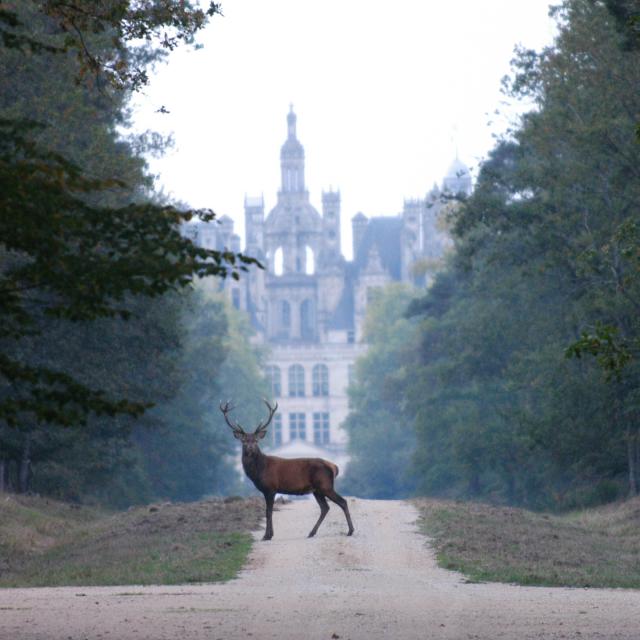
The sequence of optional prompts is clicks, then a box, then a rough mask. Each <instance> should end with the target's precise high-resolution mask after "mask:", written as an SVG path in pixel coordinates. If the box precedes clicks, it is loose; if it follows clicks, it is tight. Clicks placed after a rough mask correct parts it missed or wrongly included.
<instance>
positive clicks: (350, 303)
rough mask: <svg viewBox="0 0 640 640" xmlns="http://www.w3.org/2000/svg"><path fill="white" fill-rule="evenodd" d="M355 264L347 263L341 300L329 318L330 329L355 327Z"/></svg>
mask: <svg viewBox="0 0 640 640" xmlns="http://www.w3.org/2000/svg"><path fill="white" fill-rule="evenodd" d="M352 276H353V264H348V265H346V268H345V282H344V287H343V289H342V295H341V296H340V300H339V301H338V304H337V306H336V308H335V310H334V312H333V315H332V316H331V319H330V320H329V323H328V327H329V329H334V330H345V329H346V330H347V331H350V330H351V329H353V328H354V324H353V319H354V315H355V314H354V311H355V305H354V300H353V277H352Z"/></svg>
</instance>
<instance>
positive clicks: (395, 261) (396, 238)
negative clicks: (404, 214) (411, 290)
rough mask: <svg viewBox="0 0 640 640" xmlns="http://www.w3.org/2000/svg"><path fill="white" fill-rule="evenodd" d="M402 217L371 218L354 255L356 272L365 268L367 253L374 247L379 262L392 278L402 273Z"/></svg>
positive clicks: (398, 278) (396, 277)
mask: <svg viewBox="0 0 640 640" xmlns="http://www.w3.org/2000/svg"><path fill="white" fill-rule="evenodd" d="M401 243H402V219H401V218H400V217H380V218H371V219H370V220H369V224H368V225H367V228H366V230H365V232H364V234H363V236H362V240H361V241H360V244H359V246H358V249H357V251H356V255H355V256H354V261H353V262H354V265H355V268H356V270H357V271H358V272H360V271H362V270H363V269H365V268H366V266H367V262H368V259H369V254H370V252H371V250H372V249H374V248H375V249H376V250H377V252H378V255H379V256H380V262H381V263H382V266H383V267H384V269H385V270H386V271H388V272H389V274H390V275H391V277H392V278H393V279H394V280H400V277H401V273H402V260H401V246H402V244H401Z"/></svg>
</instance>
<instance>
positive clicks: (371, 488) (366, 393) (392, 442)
mask: <svg viewBox="0 0 640 640" xmlns="http://www.w3.org/2000/svg"><path fill="white" fill-rule="evenodd" d="M413 293H414V292H413V290H412V289H410V288H409V287H407V286H405V285H399V284H393V285H388V286H387V287H385V288H384V289H381V290H377V291H375V295H374V296H373V298H372V300H371V301H370V303H369V305H368V306H367V317H366V320H365V339H366V340H367V341H368V342H369V343H370V347H369V349H368V351H367V353H366V355H365V356H363V357H362V358H361V359H360V360H358V362H357V364H356V372H355V379H354V381H353V382H352V384H351V386H350V388H349V400H350V403H351V411H350V413H349V416H348V418H347V420H346V423H345V428H346V429H347V431H348V433H349V454H350V456H351V461H350V463H349V468H348V470H347V474H346V476H345V483H346V485H347V488H346V489H345V490H346V491H348V492H350V493H354V494H356V495H359V496H362V497H366V498H392V497H398V496H403V495H404V496H406V495H409V494H411V493H412V491H413V488H414V482H413V479H412V476H411V473H410V470H411V455H412V450H413V446H414V440H415V438H414V433H413V430H412V419H411V416H410V414H407V413H406V412H405V411H404V408H403V403H402V390H403V388H404V387H405V385H406V384H407V380H408V379H409V378H410V376H411V367H410V364H409V363H408V360H410V359H411V354H412V353H413V352H414V349H415V342H416V327H415V323H412V322H411V321H409V320H408V319H407V318H405V317H404V310H405V309H406V307H407V305H408V304H409V301H410V300H411V297H412V295H413ZM382 460H384V463H382V462H381V461H382Z"/></svg>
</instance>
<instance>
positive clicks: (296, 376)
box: [289, 364, 304, 398]
mask: <svg viewBox="0 0 640 640" xmlns="http://www.w3.org/2000/svg"><path fill="white" fill-rule="evenodd" d="M289 395H290V396H291V397H292V398H302V397H304V368H303V367H302V365H300V364H292V365H291V366H290V367H289Z"/></svg>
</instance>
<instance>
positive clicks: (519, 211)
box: [350, 0, 640, 509]
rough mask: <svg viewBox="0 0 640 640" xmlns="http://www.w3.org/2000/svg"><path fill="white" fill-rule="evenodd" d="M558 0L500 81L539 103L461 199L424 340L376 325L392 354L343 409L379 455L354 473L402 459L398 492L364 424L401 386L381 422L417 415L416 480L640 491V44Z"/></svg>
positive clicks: (542, 504)
mask: <svg viewBox="0 0 640 640" xmlns="http://www.w3.org/2000/svg"><path fill="white" fill-rule="evenodd" d="M625 6H628V7H630V6H631V4H627V3H625ZM553 12H554V15H555V17H556V19H557V21H558V27H559V28H558V36H557V38H556V41H555V42H554V44H553V45H552V46H550V47H548V48H546V49H544V50H543V51H541V52H538V53H537V52H534V51H528V50H519V51H518V52H517V55H516V59H515V61H514V70H513V75H512V77H511V78H510V79H509V80H508V81H507V82H506V83H505V87H506V90H507V91H508V92H509V93H510V95H511V96H512V97H514V98H521V97H526V98H527V99H528V100H530V101H532V102H533V104H534V105H535V108H534V109H533V110H532V111H530V112H529V113H527V114H525V115H524V116H523V117H522V119H521V121H520V123H519V125H518V126H517V127H515V128H514V129H513V130H512V131H510V132H509V134H508V135H507V136H506V137H505V138H504V139H502V140H499V141H498V143H497V145H496V147H495V148H494V149H493V151H492V152H491V154H490V155H489V157H488V158H487V160H486V161H485V162H484V163H483V165H482V166H481V169H480V174H479V176H478V180H477V183H476V185H475V189H474V192H473V194H472V195H471V196H470V197H469V198H467V199H466V200H465V201H463V202H461V203H460V204H459V206H457V207H452V208H451V210H450V212H449V223H450V229H451V234H452V236H453V239H454V242H455V250H454V252H453V253H452V255H450V256H449V259H448V262H447V264H446V265H445V266H444V268H443V269H442V270H441V271H440V272H439V273H438V274H437V276H436V278H435V280H434V282H433V283H432V285H431V287H430V288H429V289H428V290H427V292H426V293H425V294H424V295H423V296H422V297H420V298H418V299H417V300H414V301H412V302H411V304H410V306H409V315H410V317H411V318H413V321H414V322H418V323H419V328H418V338H417V344H416V342H412V341H411V339H409V340H408V344H409V346H408V347H407V346H405V344H404V343H402V342H400V343H395V344H394V342H393V340H391V339H390V337H389V335H384V332H379V334H378V335H377V336H376V335H375V334H373V335H372V336H371V339H372V345H371V353H372V356H371V357H372V358H375V357H376V354H380V353H382V354H384V357H383V358H379V359H378V360H375V361H374V360H371V363H372V364H373V365H374V366H371V365H365V364H363V365H362V368H361V369H360V370H359V375H361V376H365V375H367V376H368V377H366V378H364V377H362V378H360V379H359V380H358V385H356V386H355V393H354V395H353V399H354V401H355V407H354V415H353V418H352V419H351V420H352V422H351V423H350V424H351V427H350V433H351V434H352V437H353V439H354V455H356V456H357V451H358V450H359V449H360V448H361V447H362V450H363V451H367V452H370V455H369V456H365V457H366V460H367V463H368V467H367V469H366V471H364V468H363V467H361V468H363V472H362V473H360V472H358V476H357V477H358V479H359V480H358V481H359V483H360V485H359V486H360V487H368V486H372V487H375V490H376V491H378V492H380V491H382V489H380V488H379V487H378V486H377V484H376V483H377V480H378V477H379V474H380V469H381V468H382V469H386V463H387V461H388V460H391V468H392V469H393V473H392V474H391V475H392V477H391V478H387V477H385V478H384V480H385V482H387V483H388V484H387V487H388V489H389V493H390V494H392V495H394V492H397V493H398V494H400V495H401V494H402V491H401V490H398V488H397V485H396V484H395V479H396V478H397V477H398V476H399V467H398V466H395V465H394V463H393V460H394V456H395V455H396V451H397V450H396V449H395V448H394V447H393V445H392V444H390V443H389V442H388V441H387V442H385V443H384V446H386V447H388V448H386V449H385V448H384V447H380V448H379V449H378V448H375V447H373V446H370V447H369V449H366V442H364V441H363V442H359V441H358V440H357V438H358V437H360V438H362V436H361V435H359V434H358V429H356V428H355V427H356V426H359V427H360V429H361V430H362V431H361V433H364V429H365V425H369V424H370V425H373V430H372V433H377V432H378V430H379V429H378V427H377V426H376V423H375V421H374V420H373V419H369V420H362V422H360V423H358V422H357V421H358V420H359V419H361V418H362V417H364V416H367V417H368V418H369V417H370V416H375V415H378V414H377V413H376V412H377V411H378V406H379V403H380V402H381V399H386V398H389V397H391V398H392V399H393V402H392V404H391V405H390V407H391V408H390V410H389V411H388V414H387V415H385V416H383V418H382V422H384V423H385V424H387V425H388V423H389V419H390V417H391V416H393V417H395V418H396V419H397V418H398V417H400V416H401V420H402V423H403V424H404V425H406V426H407V427H412V428H413V437H414V438H415V441H414V442H405V443H402V444H401V445H400V446H401V449H400V451H401V455H402V456H403V460H404V461H405V464H407V465H409V473H408V474H407V475H408V476H409V477H411V476H413V477H414V478H415V490H416V492H418V493H422V494H428V495H440V496H446V497H454V498H459V497H467V498H474V499H489V500H492V501H494V502H499V503H509V504H518V505H525V506H529V507H533V508H560V509H567V508H572V507H576V506H580V505H586V504H595V503H598V502H603V501H608V500H612V499H615V498H616V497H619V496H622V495H624V493H625V492H628V493H630V494H635V493H637V491H638V488H639V482H640V420H639V417H640V387H639V382H640V363H639V362H638V351H639V349H638V346H639V345H640V342H639V340H640V314H639V313H638V311H639V310H640V278H639V276H640V269H639V267H640V263H639V262H638V258H639V256H640V236H639V235H638V224H637V214H638V210H640V180H639V178H640V172H639V169H638V167H640V146H638V144H637V142H636V140H635V138H634V129H635V126H636V123H637V114H638V113H640V94H639V93H638V87H639V86H640V50H639V49H638V48H636V47H630V46H628V41H627V37H628V34H626V33H625V32H624V30H622V31H621V30H620V25H619V23H618V22H617V21H616V20H615V19H614V17H613V16H612V15H611V14H610V13H609V12H608V11H607V8H606V7H605V6H604V5H603V4H602V3H594V2H591V1H590V0H566V1H565V2H563V3H562V5H560V6H559V7H556V8H555V9H554V10H553ZM390 311H391V310H389V312H388V313H387V315H386V316H385V314H383V315H382V316H381V317H382V318H385V317H386V325H385V326H387V327H388V328H389V329H390V330H391V328H392V327H393V326H394V323H395V322H396V321H397V317H398V316H397V315H395V314H394V313H392V312H390ZM565 356H568V357H565ZM363 362H366V361H363ZM398 377H401V378H402V379H401V382H400V383H398ZM389 389H391V390H392V393H391V394H387V395H386V396H385V392H387V391H388V390H389ZM385 428H388V426H387V427H385ZM391 433H392V434H393V429H391ZM393 435H395V434H393ZM392 440H393V437H392ZM412 449H414V452H413V455H411V452H412ZM390 453H391V455H390ZM358 464H361V462H360V461H359V460H358V459H357V457H356V464H355V465H354V468H355V469H356V470H358V468H359V467H358Z"/></svg>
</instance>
